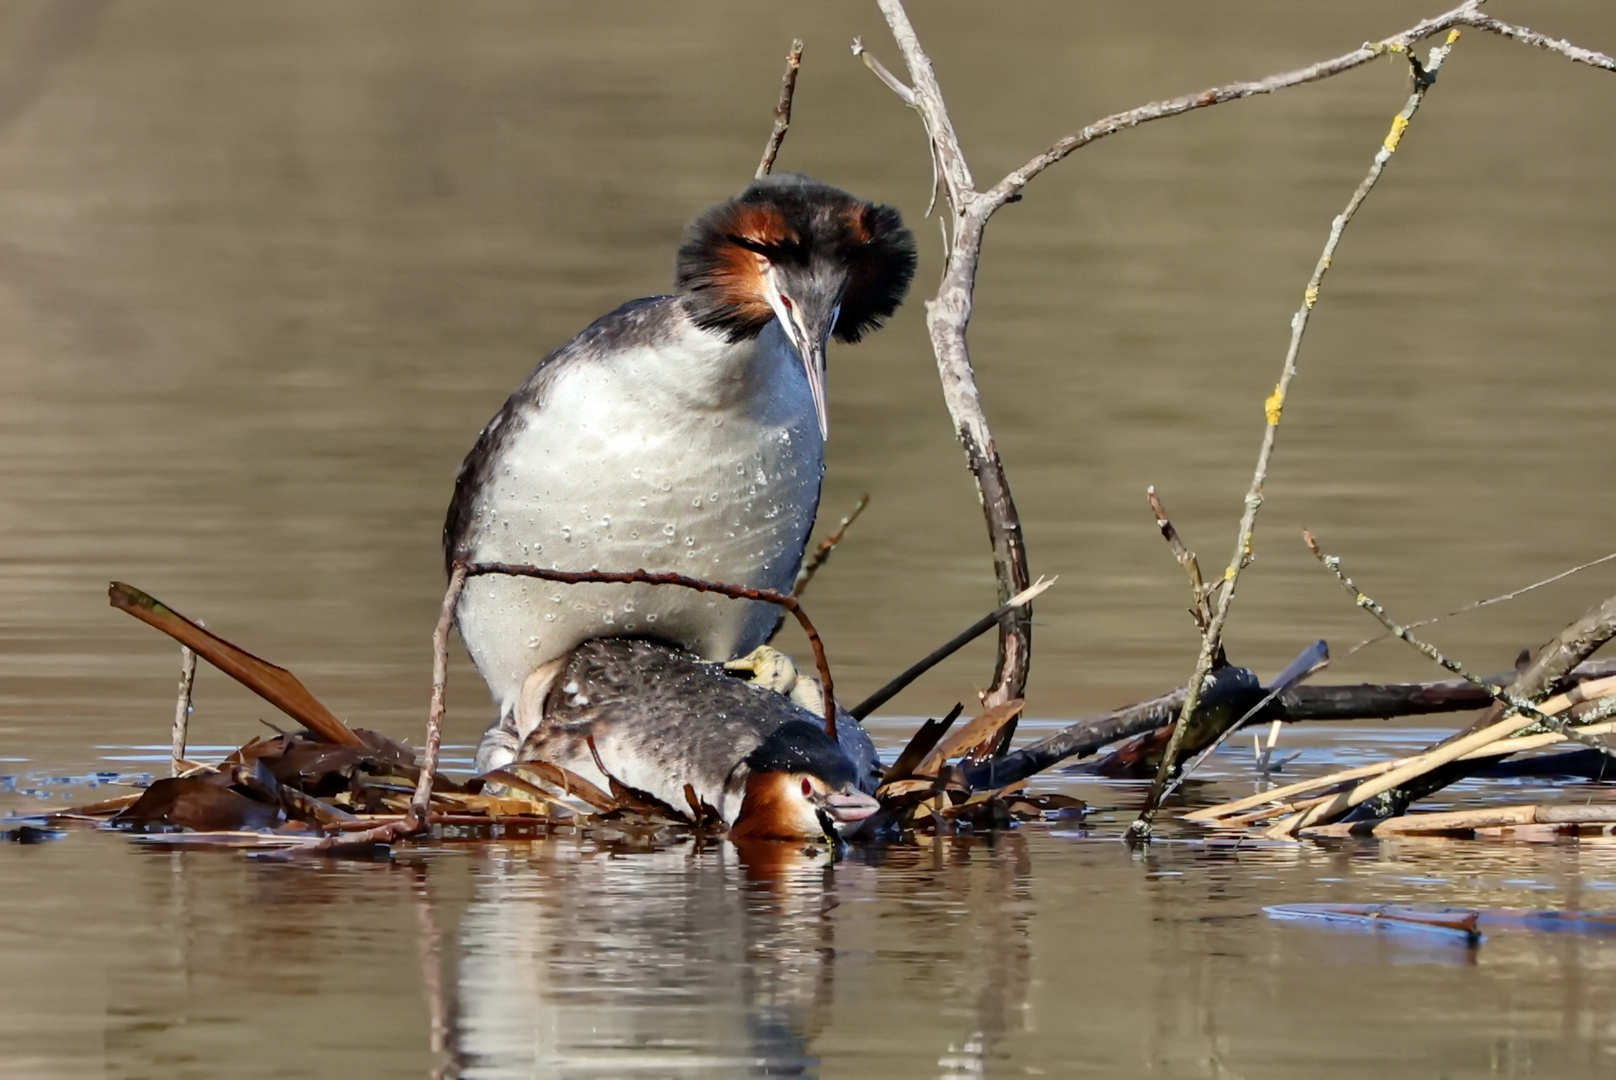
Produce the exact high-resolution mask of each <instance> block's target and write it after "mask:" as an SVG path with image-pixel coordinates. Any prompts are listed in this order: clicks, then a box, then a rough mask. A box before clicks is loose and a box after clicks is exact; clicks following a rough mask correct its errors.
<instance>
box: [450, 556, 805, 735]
mask: <svg viewBox="0 0 1616 1080" xmlns="http://www.w3.org/2000/svg"><path fill="white" fill-rule="evenodd" d="M465 569H466V576H467V577H481V576H482V575H484V574H505V575H508V576H511V577H530V578H538V579H539V580H541V581H554V582H558V583H560V584H563V585H584V584H607V585H676V586H678V587H679V588H681V589H693V590H695V591H696V592H710V593H717V594H718V595H720V596H727V597H729V598H730V599H731V600H760V601H762V602H763V603H766V604H774V605H775V606H776V607H783V608H785V609H786V610H787V611H789V612H791V614H792V615H793V616H794V617H795V618H796V620H797V623H798V625H800V626H801V627H802V631H803V633H804V634H807V635H808V644H809V645H810V646H812V648H813V650H814V664H815V666H816V667H817V668H818V669H819V679H820V683H821V684H822V685H821V689H822V690H823V691H824V708H825V734H827V735H829V736H830V737H831V738H832V739H834V738H836V701H835V698H834V696H833V694H834V689H833V687H832V685H831V680H830V663H829V661H827V660H826V659H825V644H824V642H822V641H821V640H820V639H819V631H818V630H816V629H814V624H813V622H812V621H811V620H810V619H809V618H808V613H807V612H806V611H804V610H803V609H802V605H801V604H799V603H797V598H796V597H795V596H792V595H791V594H790V593H783V592H776V591H775V590H774V589H754V588H752V587H750V586H747V585H728V584H725V583H724V582H722V581H704V580H702V579H701V578H693V577H687V576H685V575H684V574H674V573H653V572H652V571H649V570H624V571H614V570H552V569H550V568H548V567H544V566H532V565H530V564H527V563H504V562H489V563H471V564H469V565H466V568H465Z"/></svg>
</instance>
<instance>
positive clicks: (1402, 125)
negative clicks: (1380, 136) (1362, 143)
mask: <svg viewBox="0 0 1616 1080" xmlns="http://www.w3.org/2000/svg"><path fill="white" fill-rule="evenodd" d="M1407 129H1408V117H1406V116H1404V115H1403V114H1402V113H1398V114H1397V115H1396V116H1394V117H1392V129H1391V130H1390V131H1388V132H1387V133H1386V143H1385V146H1386V152H1387V153H1388V154H1395V153H1397V144H1398V143H1400V142H1402V141H1403V132H1404V131H1406V130H1407Z"/></svg>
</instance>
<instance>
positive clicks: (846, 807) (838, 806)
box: [825, 791, 881, 825]
mask: <svg viewBox="0 0 1616 1080" xmlns="http://www.w3.org/2000/svg"><path fill="white" fill-rule="evenodd" d="M879 809H881V804H880V803H878V802H876V801H875V800H874V799H873V798H871V797H870V796H868V795H866V794H864V793H863V792H862V791H838V792H835V793H834V794H831V795H827V796H825V810H826V811H827V812H828V813H829V814H830V816H831V817H832V818H834V819H836V821H837V822H838V823H839V824H842V825H851V824H852V823H853V822H855V821H863V820H864V819H865V818H867V817H869V816H870V815H871V814H873V813H875V812H876V811H877V810H879Z"/></svg>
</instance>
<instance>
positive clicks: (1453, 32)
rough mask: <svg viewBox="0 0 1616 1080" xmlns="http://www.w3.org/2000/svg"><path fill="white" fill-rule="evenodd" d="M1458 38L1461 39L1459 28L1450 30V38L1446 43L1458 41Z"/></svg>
mask: <svg viewBox="0 0 1616 1080" xmlns="http://www.w3.org/2000/svg"><path fill="white" fill-rule="evenodd" d="M1458 40H1459V31H1457V30H1449V31H1448V40H1447V41H1446V42H1445V44H1448V45H1452V44H1453V43H1454V42H1455V41H1458Z"/></svg>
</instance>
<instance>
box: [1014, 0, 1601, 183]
mask: <svg viewBox="0 0 1616 1080" xmlns="http://www.w3.org/2000/svg"><path fill="white" fill-rule="evenodd" d="M1480 8H1481V0H1467V2H1466V3H1464V4H1461V5H1460V6H1459V7H1456V8H1454V9H1453V10H1452V11H1448V12H1445V13H1443V14H1441V15H1438V16H1436V17H1435V18H1432V19H1426V20H1425V21H1424V22H1421V23H1417V24H1416V25H1414V26H1411V27H1410V28H1408V29H1407V30H1404V31H1403V32H1401V33H1398V34H1393V35H1392V36H1391V37H1388V38H1382V39H1381V40H1380V41H1378V42H1372V43H1369V42H1366V43H1365V44H1364V45H1363V46H1361V47H1360V48H1357V49H1354V50H1352V51H1351V52H1349V53H1344V54H1342V55H1341V56H1337V57H1335V58H1333V59H1330V60H1324V61H1321V62H1319V63H1317V64H1310V65H1308V66H1307V67H1304V68H1297V69H1296V70H1294V71H1286V72H1281V73H1279V74H1276V75H1269V76H1267V77H1266V78H1262V79H1258V80H1256V81H1254V82H1233V83H1226V84H1225V85H1223V86H1214V87H1212V88H1211V89H1209V90H1202V91H1201V92H1200V93H1196V94H1185V95H1183V96H1182V97H1176V98H1170V99H1169V100H1167V101H1152V102H1150V103H1149V104H1146V105H1140V106H1138V107H1137V108H1133V109H1128V110H1126V111H1124V112H1119V113H1114V114H1113V115H1111V116H1107V117H1104V118H1103V119H1100V120H1096V121H1095V122H1094V123H1092V124H1090V125H1089V126H1088V127H1086V128H1084V129H1083V130H1081V131H1079V132H1076V133H1074V134H1072V135H1068V136H1066V137H1065V138H1064V139H1061V140H1060V141H1059V142H1057V143H1055V144H1054V145H1053V146H1050V147H1049V148H1048V149H1047V150H1044V151H1043V152H1041V153H1039V154H1038V155H1036V156H1035V157H1033V158H1032V159H1031V160H1029V161H1028V162H1027V163H1026V164H1025V165H1023V166H1021V168H1019V169H1016V170H1015V171H1013V172H1011V173H1010V174H1008V175H1007V176H1005V178H1004V179H1003V180H1000V181H999V182H998V183H997V184H995V185H994V186H993V187H992V188H991V189H989V190H988V191H986V192H984V193H983V195H982V199H983V201H984V202H986V203H987V204H988V209H987V212H988V213H992V212H993V211H994V210H996V209H998V208H999V207H1000V206H1003V205H1004V204H1005V203H1008V202H1014V201H1015V200H1016V199H1017V198H1018V197H1019V196H1020V195H1021V189H1022V188H1024V187H1026V186H1027V184H1028V183H1029V182H1031V180H1032V179H1033V177H1035V176H1037V175H1038V174H1039V173H1041V172H1043V171H1044V170H1045V169H1047V168H1049V167H1050V166H1051V165H1053V164H1055V163H1056V162H1057V161H1060V160H1061V159H1062V158H1064V157H1066V156H1067V155H1068V154H1070V153H1072V152H1073V151H1074V150H1079V149H1081V148H1083V147H1085V146H1087V145H1088V144H1089V143H1092V142H1095V141H1096V140H1099V139H1103V138H1105V137H1106V136H1107V135H1115V134H1117V133H1118V132H1120V131H1127V130H1128V129H1130V128H1136V127H1138V126H1139V125H1140V124H1145V123H1149V122H1150V121H1152V120H1161V119H1164V118H1166V117H1169V116H1177V115H1179V114H1180V113H1187V112H1191V111H1193V110H1195V109H1204V108H1207V107H1209V106H1212V105H1222V104H1224V103H1225V102H1229V101H1242V100H1244V99H1246V98H1249V97H1256V96H1258V95H1262V94H1272V93H1275V92H1277V91H1280V90H1286V89H1289V88H1290V87H1293V86H1301V85H1303V84H1305V83H1312V82H1318V81H1319V80H1321V79H1328V78H1330V77H1331V76H1333V75H1340V74H1342V73H1343V72H1347V71H1351V70H1353V69H1354V68H1357V67H1361V66H1362V65H1364V64H1367V63H1369V62H1370V61H1371V60H1373V59H1375V58H1376V57H1377V56H1381V55H1383V54H1385V53H1403V52H1407V51H1408V50H1409V49H1410V48H1412V47H1413V46H1414V45H1415V44H1417V43H1418V42H1420V41H1423V40H1424V39H1426V38H1428V37H1432V36H1433V35H1436V34H1440V33H1442V32H1443V31H1445V30H1451V29H1453V28H1454V27H1460V26H1473V27H1475V28H1476V29H1478V30H1485V31H1487V32H1488V33H1492V34H1497V35H1499V36H1500V37H1505V38H1510V39H1512V40H1515V41H1520V42H1523V43H1525V44H1527V45H1535V46H1537V47H1539V48H1543V49H1548V50H1550V51H1552V52H1557V53H1559V54H1560V55H1562V56H1565V57H1567V58H1568V59H1571V60H1575V61H1577V62H1578V63H1583V64H1588V65H1591V66H1593V67H1597V68H1603V69H1605V70H1606V71H1616V59H1613V58H1611V57H1609V56H1607V55H1605V54H1604V53H1601V52H1596V51H1594V50H1593V49H1584V48H1582V47H1581V46H1578V45H1573V44H1571V43H1570V42H1568V41H1561V40H1559V39H1557V38H1550V37H1545V36H1544V35H1542V34H1539V33H1537V32H1536V31H1533V30H1529V29H1527V28H1526V27H1524V26H1515V25H1513V24H1510V23H1506V22H1500V21H1499V20H1497V19H1494V18H1491V17H1490V16H1487V15H1483V14H1482V13H1481V11H1480Z"/></svg>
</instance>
